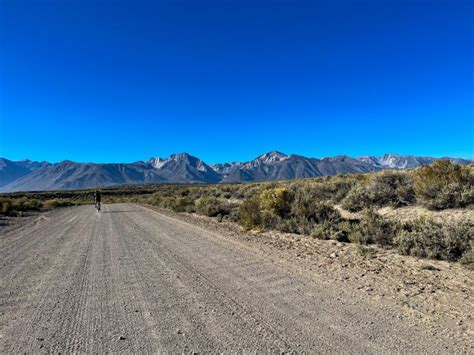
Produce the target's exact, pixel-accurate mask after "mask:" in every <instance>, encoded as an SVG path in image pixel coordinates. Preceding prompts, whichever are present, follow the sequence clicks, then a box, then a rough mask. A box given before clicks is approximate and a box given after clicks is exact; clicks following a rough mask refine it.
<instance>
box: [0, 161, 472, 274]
mask: <svg viewBox="0 0 474 355" xmlns="http://www.w3.org/2000/svg"><path fill="white" fill-rule="evenodd" d="M101 191H102V195H103V203H105V204H108V203H115V202H135V203H144V204H149V205H153V206H158V207H161V208H166V209H170V210H173V211H175V212H189V213H198V214H201V215H205V216H208V217H213V218H216V219H218V220H219V221H229V222H235V223H238V224H240V226H241V227H242V228H243V229H244V230H246V231H255V232H259V231H269V230H275V231H281V232H287V233H295V234H304V235H309V236H311V237H313V238H319V239H332V240H337V241H339V242H348V243H355V244H356V245H357V246H358V248H359V249H358V250H360V251H361V253H364V254H367V253H369V252H371V251H372V247H371V246H373V245H377V246H380V247H383V248H392V249H395V250H397V251H398V252H400V253H401V254H405V255H413V256H417V257H422V258H433V259H442V260H450V261H457V260H459V261H461V262H462V263H464V264H465V265H467V266H468V267H470V268H472V267H473V263H474V261H473V245H474V221H473V220H472V219H469V220H465V221H461V222H460V221H449V220H445V221H442V222H440V221H434V220H431V219H429V218H417V219H414V220H410V221H403V222H401V221H398V220H394V219H389V218H386V217H383V216H382V215H380V214H379V213H378V212H377V210H378V209H379V208H381V207H386V206H390V207H392V208H395V209H397V208H400V207H405V206H422V207H423V208H426V209H429V210H443V209H449V208H465V209H472V208H473V206H474V165H470V166H460V165H455V164H453V163H451V162H450V161H448V160H440V161H436V162H435V163H433V164H432V165H430V166H425V167H422V168H420V169H417V170H412V171H382V172H378V173H371V174H355V175H338V176H326V177H321V178H314V179H304V180H292V181H279V182H262V183H248V184H217V185H146V186H131V187H120V188H107V189H102V190H101ZM92 203H93V191H91V190H82V191H60V192H38V193H16V194H6V195H3V196H0V211H1V212H0V213H1V214H2V215H7V216H18V215H21V213H23V212H25V211H32V210H33V211H34V210H42V209H47V208H56V207H62V206H69V205H80V204H92ZM340 210H346V211H350V212H356V215H357V216H358V217H357V218H347V217H346V218H344V217H343V216H342V214H341V212H340ZM367 251H369V252H367ZM369 254H371V253H369Z"/></svg>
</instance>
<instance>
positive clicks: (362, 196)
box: [342, 171, 415, 212]
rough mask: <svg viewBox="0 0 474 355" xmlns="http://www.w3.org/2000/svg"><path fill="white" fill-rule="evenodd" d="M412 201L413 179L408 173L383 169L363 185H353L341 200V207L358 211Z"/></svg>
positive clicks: (403, 204) (404, 204)
mask: <svg viewBox="0 0 474 355" xmlns="http://www.w3.org/2000/svg"><path fill="white" fill-rule="evenodd" d="M414 201H415V192H414V190H413V179H412V177H411V176H410V175H409V173H407V172H400V171H384V172H382V173H379V174H375V175H374V176H373V177H372V178H371V179H370V180H369V181H368V182H366V184H365V185H362V184H357V185H354V186H353V187H352V189H351V190H350V191H349V192H348V193H347V195H346V197H345V198H344V200H343V201H342V207H343V208H344V209H346V210H348V211H351V212H358V211H361V210H363V209H364V208H371V207H375V206H378V207H381V206H394V207H401V206H406V205H409V204H412V203H413V202H414Z"/></svg>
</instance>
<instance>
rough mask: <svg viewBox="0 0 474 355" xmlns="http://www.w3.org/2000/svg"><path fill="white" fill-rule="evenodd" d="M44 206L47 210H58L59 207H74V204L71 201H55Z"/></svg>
mask: <svg viewBox="0 0 474 355" xmlns="http://www.w3.org/2000/svg"><path fill="white" fill-rule="evenodd" d="M43 205H44V207H46V208H57V207H66V206H72V205H73V203H72V202H71V201H69V200H60V199H53V200H47V201H45V202H44V203H43Z"/></svg>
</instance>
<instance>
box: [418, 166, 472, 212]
mask: <svg viewBox="0 0 474 355" xmlns="http://www.w3.org/2000/svg"><path fill="white" fill-rule="evenodd" d="M414 178H415V184H414V190H415V193H416V198H417V200H418V201H419V202H421V203H422V204H423V205H425V206H427V207H428V208H432V209H444V208H452V207H464V206H467V205H470V204H473V203H474V168H473V167H469V166H461V165H457V164H453V163H452V162H451V161H449V160H437V161H435V162H434V163H433V164H432V165H429V166H423V167H421V168H420V169H418V170H417V171H416V172H415V174H414Z"/></svg>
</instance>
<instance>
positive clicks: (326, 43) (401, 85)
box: [0, 0, 474, 163]
mask: <svg viewBox="0 0 474 355" xmlns="http://www.w3.org/2000/svg"><path fill="white" fill-rule="evenodd" d="M473 26H474V1H472V0H465V1H463V0H444V1H441V0H431V1H429V0H363V1H355V0H326V1H318V0H312V1H298V0H288V1H278V0H273V1H259V0H252V1H246V0H236V1H226V0H216V1H206V0H200V1H195V0H189V1H171V0H170V1H159V0H156V1H141V0H130V1H120V0H95V1H90V0H75V1H73V0H49V1H41V0H30V1H27V0H21V1H18V0H0V156H3V157H6V158H8V159H12V160H17V159H22V158H30V159H33V160H49V161H52V162H56V161H60V160H64V159H70V160H75V161H93V162H131V161H136V160H144V159H148V158H149V157H151V156H161V157H166V156H168V155H169V154H171V153H178V152H183V151H186V152H189V153H191V154H193V155H196V156H198V157H200V158H201V159H204V160H205V161H206V162H209V163H214V162H223V161H234V160H241V161H245V160H250V159H252V158H254V157H256V156H257V155H260V154H262V153H265V152H267V151H269V150H279V151H283V152H285V153H296V154H301V155H306V156H311V157H322V156H332V155H338V154H347V155H350V156H359V155H365V154H370V155H380V154H384V153H399V154H413V155H431V156H459V157H466V158H472V157H474V123H473V122H474V69H473V68H474V39H473V35H474V27H473Z"/></svg>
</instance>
